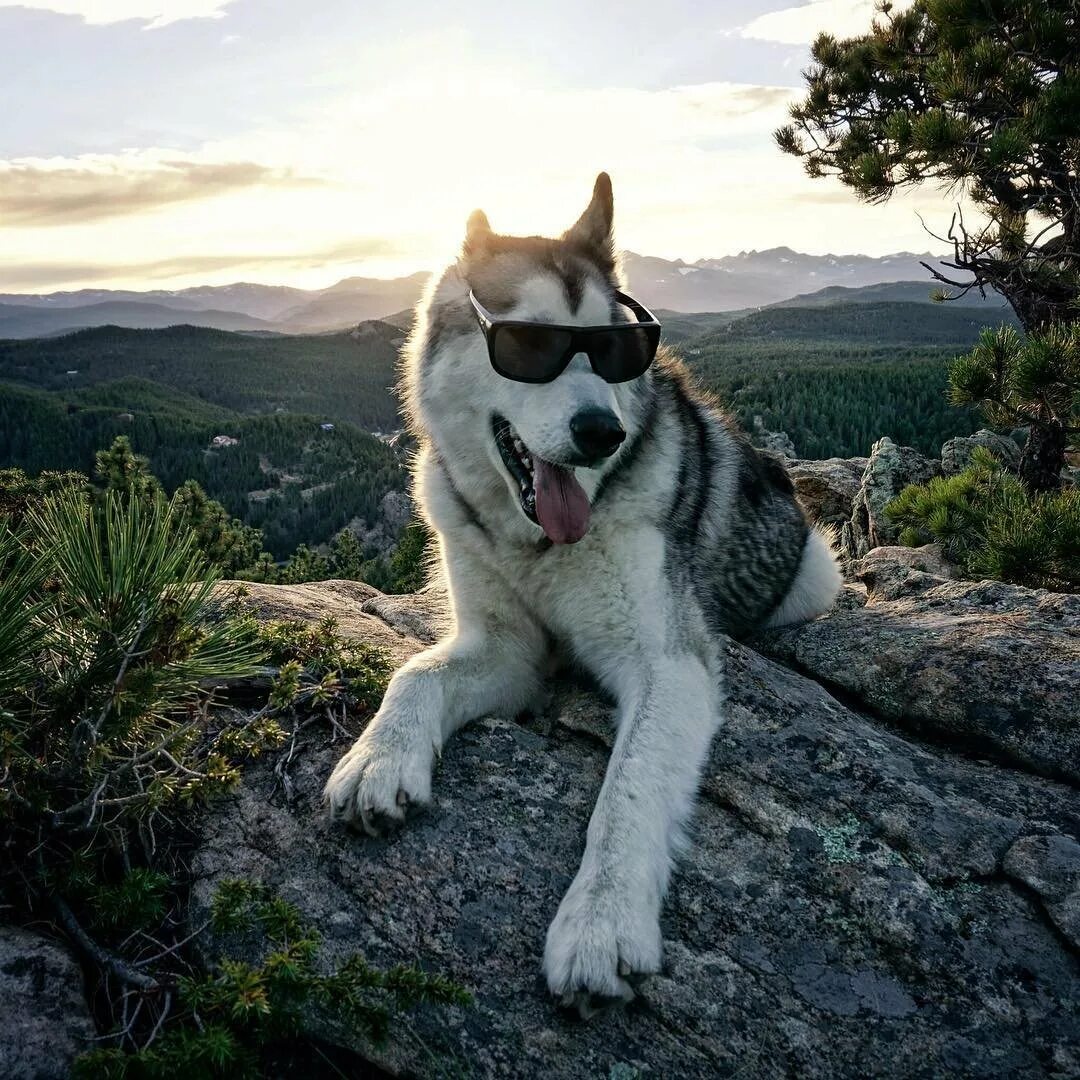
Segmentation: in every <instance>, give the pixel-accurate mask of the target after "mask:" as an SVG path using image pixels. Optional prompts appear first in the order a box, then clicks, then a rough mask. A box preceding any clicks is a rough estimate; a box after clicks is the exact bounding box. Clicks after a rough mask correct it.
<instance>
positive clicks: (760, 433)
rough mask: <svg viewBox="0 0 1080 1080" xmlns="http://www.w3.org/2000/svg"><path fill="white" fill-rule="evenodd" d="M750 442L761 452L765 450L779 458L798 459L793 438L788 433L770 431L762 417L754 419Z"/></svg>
mask: <svg viewBox="0 0 1080 1080" xmlns="http://www.w3.org/2000/svg"><path fill="white" fill-rule="evenodd" d="M750 441H751V442H752V443H753V444H754V446H756V447H757V448H758V449H759V450H765V451H767V452H768V453H770V454H775V455H776V456H777V457H779V458H785V459H794V458H796V457H798V454H796V452H795V444H794V443H793V442H792V441H791V436H790V435H789V434H788V433H787V432H786V431H769V430H768V428H766V427H765V421H764V420H762V419H761V417H760V416H755V417H754V421H753V427H752V428H751V431H750Z"/></svg>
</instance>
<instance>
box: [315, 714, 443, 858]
mask: <svg viewBox="0 0 1080 1080" xmlns="http://www.w3.org/2000/svg"><path fill="white" fill-rule="evenodd" d="M387 726H388V725H385V724H384V725H383V726H382V727H381V728H380V727H375V726H374V722H373V725H372V726H370V727H369V728H368V730H367V731H366V732H364V734H363V735H362V736H361V737H360V738H359V739H358V740H357V742H356V743H355V744H354V745H353V747H352V748H351V749H350V750H349V751H348V752H347V753H346V754H345V755H344V757H342V759H341V760H340V761H339V762H338V763H337V766H336V768H335V769H334V771H333V773H332V774H331V776H330V779H329V780H328V781H327V784H326V791H325V799H326V802H327V804H328V806H329V810H330V816H331V818H333V820H335V821H341V822H344V823H345V824H347V825H352V826H356V827H359V828H361V829H363V831H364V832H365V833H367V834H368V836H375V837H378V836H383V835H385V833H387V832H388V831H390V830H393V829H396V828H397V827H398V826H400V825H401V824H402V822H404V820H405V815H406V812H407V811H408V810H410V809H411V808H413V807H415V806H421V805H423V804H424V803H426V802H427V801H428V800H429V799H430V797H431V770H432V766H433V764H434V757H435V748H434V746H433V745H432V743H431V741H430V739H427V738H425V737H423V736H422V735H421V736H420V737H419V738H416V739H410V740H408V741H404V740H402V739H401V738H400V733H399V734H398V736H397V737H395V735H394V734H393V733H391V734H390V735H387V734H386V727H387Z"/></svg>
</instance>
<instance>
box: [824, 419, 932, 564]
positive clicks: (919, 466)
mask: <svg viewBox="0 0 1080 1080" xmlns="http://www.w3.org/2000/svg"><path fill="white" fill-rule="evenodd" d="M939 472H940V465H939V464H938V463H937V462H936V461H928V460H927V459H926V458H924V457H923V456H922V454H920V453H919V452H918V451H917V450H913V449H912V448H911V447H910V446H897V445H896V443H894V442H893V441H892V439H890V438H889V437H888V436H885V437H884V438H881V439H878V441H877V442H876V443H874V447H873V449H872V450H871V452H870V458H869V460H868V461H867V463H866V469H865V471H864V472H863V476H862V481H861V483H860V485H859V490H858V493H857V494H856V495H855V499H854V501H853V504H852V511H851V518H850V519H849V520H848V521H847V522H846V523H845V524H844V527H843V531H842V534H841V551H842V553H843V555H844V557H845V558H847V559H861V558H862V557H863V556H864V555H865V554H866V553H867V552H868V551H870V550H871V549H872V548H876V547H883V546H886V545H890V544H895V543H896V541H897V539H898V538H899V535H900V533H899V530H898V529H897V528H896V526H895V525H893V523H892V522H891V521H889V519H888V518H887V517H886V516H885V507H886V505H887V504H888V503H889V502H890V501H892V499H894V498H895V497H896V496H897V495H899V494H900V492H901V491H903V490H904V488H905V487H907V486H908V484H925V483H926V482H927V481H928V480H930V479H931V478H932V477H934V476H936V475H938V473H939Z"/></svg>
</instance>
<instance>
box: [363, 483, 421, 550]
mask: <svg viewBox="0 0 1080 1080" xmlns="http://www.w3.org/2000/svg"><path fill="white" fill-rule="evenodd" d="M413 516H414V514H413V502H412V499H411V498H410V497H409V495H408V494H407V493H406V492H404V491H388V492H387V493H386V494H385V495H384V496H383V497H382V501H381V502H380V503H379V512H378V513H377V514H376V515H375V524H374V525H372V526H371V527H370V528H369V527H368V526H367V525H366V523H365V522H364V520H363V519H362V518H354V519H353V520H352V521H350V522H349V526H348V527H349V528H350V529H352V530H353V532H354V533H356V536H357V539H358V540H359V541H360V543H361V544H362V545H363V546H364V548H365V549H366V550H369V551H374V552H375V554H376V555H385V554H386V553H387V552H388V551H390V550H391V549H392V548H393V547H394V545H395V544H396V543H397V542H398V540H400V539H401V530H402V529H404V528H405V526H406V525H408V524H409V522H410V521H412V519H413Z"/></svg>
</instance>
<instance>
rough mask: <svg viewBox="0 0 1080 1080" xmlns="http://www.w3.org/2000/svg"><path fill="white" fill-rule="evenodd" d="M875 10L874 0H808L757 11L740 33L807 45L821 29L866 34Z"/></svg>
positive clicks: (905, 2)
mask: <svg viewBox="0 0 1080 1080" xmlns="http://www.w3.org/2000/svg"><path fill="white" fill-rule="evenodd" d="M911 3H912V0H899V2H898V3H894V4H893V8H894V10H898V11H900V10H903V9H904V8H906V7H909V6H910V5H911ZM876 13H877V0H810V2H809V3H807V4H800V5H799V6H797V7H789V8H784V9H783V10H782V11H770V12H768V13H767V14H765V15H759V16H758V17H757V18H756V19H754V21H753V22H751V23H748V24H747V25H746V26H744V27H743V28H742V30H741V35H742V36H743V37H744V38H757V39H758V40H761V41H778V42H780V43H781V44H783V45H809V44H810V43H811V42H812V41H813V40H814V38H816V37H817V36H818V34H820V33H822V32H823V31H824V32H827V33H830V34H833V35H834V36H835V37H840V38H843V37H855V36H857V35H859V34H865V33H866V32H867V31H868V30H869V29H870V26H871V24H872V22H873V20H874V16H875V14H876Z"/></svg>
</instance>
